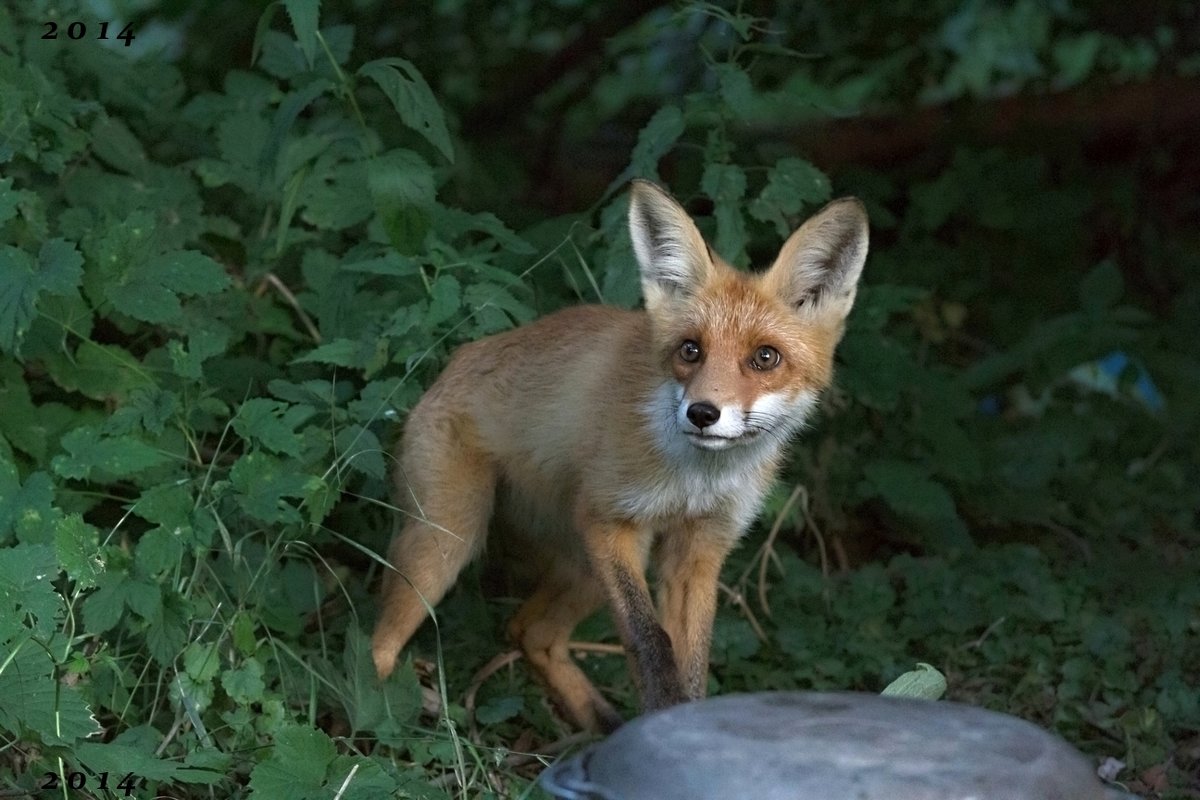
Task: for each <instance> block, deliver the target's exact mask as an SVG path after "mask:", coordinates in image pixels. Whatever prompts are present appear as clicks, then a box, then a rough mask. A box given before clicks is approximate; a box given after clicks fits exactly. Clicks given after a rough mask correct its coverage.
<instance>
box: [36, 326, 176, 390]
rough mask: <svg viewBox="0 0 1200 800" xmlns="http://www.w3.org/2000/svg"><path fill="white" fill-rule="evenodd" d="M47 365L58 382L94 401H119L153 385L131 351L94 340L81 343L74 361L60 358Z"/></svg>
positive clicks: (63, 386)
mask: <svg viewBox="0 0 1200 800" xmlns="http://www.w3.org/2000/svg"><path fill="white" fill-rule="evenodd" d="M45 364H46V369H47V370H48V371H49V372H50V374H51V376H52V377H53V378H54V382H55V383H57V384H58V385H59V386H61V387H62V388H63V389H66V390H67V391H70V392H79V393H80V394H82V395H84V396H85V397H90V398H91V399H93V400H105V401H108V400H120V399H122V398H124V397H125V396H127V395H129V394H130V393H132V392H133V390H135V389H137V388H138V387H142V386H153V385H154V383H153V381H152V380H151V378H150V376H149V375H148V374H147V372H146V370H145V369H143V367H142V365H141V362H139V361H138V360H137V358H135V357H134V356H133V355H132V354H131V353H129V351H127V350H125V349H123V348H121V347H119V346H118V345H115V344H96V343H95V342H93V341H92V340H91V339H88V340H86V341H83V342H81V343H80V345H79V349H78V350H77V351H76V352H75V357H74V358H73V359H71V358H68V357H66V356H64V355H58V356H57V357H49V358H47V359H46V361H45Z"/></svg>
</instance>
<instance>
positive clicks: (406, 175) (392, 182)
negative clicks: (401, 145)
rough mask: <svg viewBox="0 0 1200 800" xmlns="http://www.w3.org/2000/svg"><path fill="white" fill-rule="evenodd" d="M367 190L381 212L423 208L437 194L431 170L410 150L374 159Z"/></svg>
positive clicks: (370, 167) (394, 152)
mask: <svg viewBox="0 0 1200 800" xmlns="http://www.w3.org/2000/svg"><path fill="white" fill-rule="evenodd" d="M367 188H369V189H370V190H371V196H372V197H373V198H374V199H375V202H376V204H377V205H378V206H379V207H381V208H405V207H408V206H416V207H418V208H422V207H424V206H428V205H431V204H432V203H433V199H434V196H435V194H436V193H437V190H436V188H435V187H434V183H433V168H432V167H430V166H429V164H428V163H426V161H425V159H423V158H421V157H420V156H419V155H417V154H416V153H414V152H413V151H411V150H391V151H389V152H387V153H384V154H383V155H381V156H379V157H378V158H375V159H373V160H372V161H371V162H370V164H369V169H368V170H367Z"/></svg>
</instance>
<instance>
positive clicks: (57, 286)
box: [0, 239, 83, 353]
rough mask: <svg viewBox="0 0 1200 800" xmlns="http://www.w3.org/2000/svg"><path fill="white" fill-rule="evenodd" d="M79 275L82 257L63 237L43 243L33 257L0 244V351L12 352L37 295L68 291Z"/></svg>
mask: <svg viewBox="0 0 1200 800" xmlns="http://www.w3.org/2000/svg"><path fill="white" fill-rule="evenodd" d="M82 277H83V256H82V255H80V253H79V251H78V250H76V249H75V245H74V244H72V243H71V242H68V241H66V240H65V239H50V240H49V241H47V242H45V243H44V244H43V245H42V248H41V250H40V251H39V252H38V257H37V259H36V260H35V259H34V258H33V257H32V256H31V255H29V254H28V253H26V252H25V251H24V250H20V249H18V248H16V247H13V246H12V245H8V244H5V245H0V351H5V352H9V353H13V352H16V349H17V345H18V344H19V343H20V341H21V338H22V337H23V336H24V335H25V332H26V331H28V330H29V325H30V322H32V320H33V317H34V314H35V313H36V309H37V302H38V295H39V294H42V293H43V292H44V293H46V294H53V295H68V294H71V293H73V292H75V290H76V289H77V288H78V286H79V284H80V281H81V280H82Z"/></svg>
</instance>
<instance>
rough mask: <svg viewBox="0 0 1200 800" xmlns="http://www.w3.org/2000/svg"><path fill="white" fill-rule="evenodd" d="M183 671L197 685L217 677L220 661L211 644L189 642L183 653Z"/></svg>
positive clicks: (215, 649) (214, 646) (214, 647)
mask: <svg viewBox="0 0 1200 800" xmlns="http://www.w3.org/2000/svg"><path fill="white" fill-rule="evenodd" d="M183 669H184V671H185V672H187V674H188V677H190V678H191V679H192V680H193V681H195V682H197V683H208V682H209V681H211V680H213V679H214V678H216V677H217V673H218V672H219V671H220V669H221V659H220V657H219V656H218V655H217V647H216V645H214V644H212V643H211V642H191V643H190V644H188V646H187V647H186V648H185V649H184V651H183Z"/></svg>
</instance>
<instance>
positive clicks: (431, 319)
mask: <svg viewBox="0 0 1200 800" xmlns="http://www.w3.org/2000/svg"><path fill="white" fill-rule="evenodd" d="M460 308H462V285H461V284H459V282H458V279H457V278H455V277H454V276H453V275H449V274H447V273H442V274H441V275H439V276H438V278H437V280H436V281H434V282H433V287H432V289H431V291H430V298H429V313H428V314H427V315H426V316H425V320H424V324H425V325H426V326H427V327H428V329H429V330H432V329H433V327H434V326H435V325H440V324H441V323H443V322H445V321H446V320H448V319H452V318H453V317H454V315H456V314H457V313H458V310H459V309H460Z"/></svg>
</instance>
